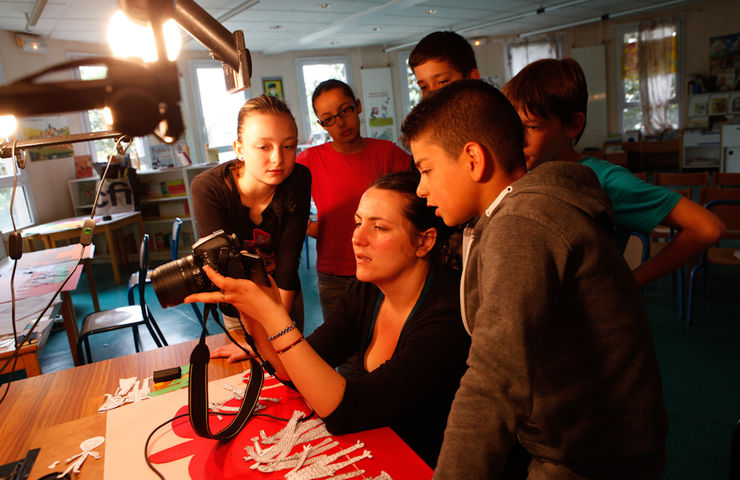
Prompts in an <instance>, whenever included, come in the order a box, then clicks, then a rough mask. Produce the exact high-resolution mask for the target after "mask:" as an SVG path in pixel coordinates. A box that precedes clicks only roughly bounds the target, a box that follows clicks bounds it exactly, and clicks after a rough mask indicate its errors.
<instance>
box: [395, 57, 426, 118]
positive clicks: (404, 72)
mask: <svg viewBox="0 0 740 480" xmlns="http://www.w3.org/2000/svg"><path fill="white" fill-rule="evenodd" d="M410 56H411V50H407V51H404V52H398V74H399V75H398V76H399V79H400V81H401V89H402V90H403V95H401V97H402V98H401V105H402V108H403V118H406V115H408V114H409V113H411V109H412V108H413V107H414V106H415V105H411V92H412V89H411V86H410V84H409V79H408V72H411V74H412V75H413V71H411V68H410V67H409V57H410ZM414 78H416V77H414ZM416 88H417V89H419V87H418V86H417V87H416ZM419 96H421V90H419Z"/></svg>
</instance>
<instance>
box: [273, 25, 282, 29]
mask: <svg viewBox="0 0 740 480" xmlns="http://www.w3.org/2000/svg"><path fill="white" fill-rule="evenodd" d="M281 28H283V26H282V25H270V30H280V29H281Z"/></svg>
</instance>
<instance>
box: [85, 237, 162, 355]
mask: <svg viewBox="0 0 740 480" xmlns="http://www.w3.org/2000/svg"><path fill="white" fill-rule="evenodd" d="M148 265H149V234H144V238H142V239H141V249H140V252H139V282H138V284H137V285H138V290H139V304H138V305H127V306H125V307H117V308H111V309H110V310H102V311H100V312H93V313H91V314H89V315H87V316H86V317H85V319H84V320H83V321H82V328H81V329H80V338H79V339H78V340H77V355H78V357H79V358H80V360H81V361H84V362H85V363H91V362H92V355H91V353H90V340H89V337H90V335H95V334H97V333H103V332H109V331H112V330H118V329H121V328H131V330H132V332H133V334H134V348H135V349H136V351H137V352H139V351H140V344H141V341H140V338H139V325H146V328H147V329H148V330H149V333H150V334H151V336H152V338H153V339H154V343H156V344H157V347H161V346H162V345H163V344H164V345H167V340H166V339H165V338H164V335H163V334H162V331H161V330H160V329H159V325H157V321H156V320H155V319H154V316H153V315H152V312H151V310H149V307H148V306H147V305H146V299H145V297H144V291H145V289H146V281H145V279H146V274H147V270H148V268H147V267H148ZM160 340H161V341H160ZM83 345H84V346H85V354H86V356H83V354H82V346H83Z"/></svg>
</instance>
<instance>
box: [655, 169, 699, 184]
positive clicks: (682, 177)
mask: <svg viewBox="0 0 740 480" xmlns="http://www.w3.org/2000/svg"><path fill="white" fill-rule="evenodd" d="M654 177H655V184H656V185H663V186H697V187H708V186H709V172H692V173H665V172H655V175H654Z"/></svg>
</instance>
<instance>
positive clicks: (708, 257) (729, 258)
mask: <svg viewBox="0 0 740 480" xmlns="http://www.w3.org/2000/svg"><path fill="white" fill-rule="evenodd" d="M701 195H702V200H703V201H704V202H705V203H704V208H707V209H709V210H711V211H712V212H714V214H715V215H717V216H718V217H719V218H720V219H721V220H722V221H723V222H724V224H725V226H726V227H727V232H726V233H725V236H724V237H723V239H724V240H735V241H736V240H740V189H727V188H705V189H702V192H701ZM739 251H740V248H738V247H737V246H736V245H735V246H720V245H719V243H718V244H717V245H716V246H713V247H710V248H709V249H708V250H707V251H706V252H703V253H702V254H701V255H700V257H699V263H698V264H697V265H696V266H694V268H692V269H691V273H690V274H689V295H688V297H689V298H688V307H687V310H688V312H687V318H686V324H687V325H691V324H692V322H693V315H694V290H695V288H696V285H695V284H696V281H697V277H698V275H702V285H703V286H704V288H702V294H704V293H705V291H706V275H707V267H708V266H709V265H710V264H721V265H734V266H740V256H738V252H739Z"/></svg>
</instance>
